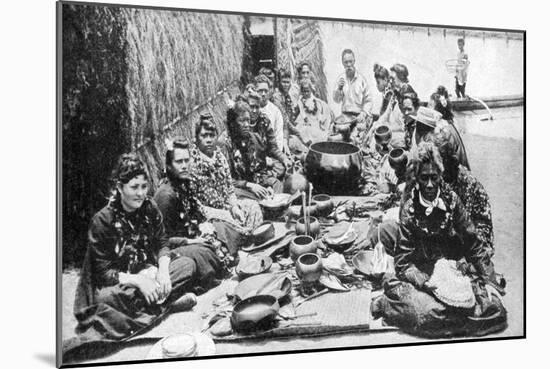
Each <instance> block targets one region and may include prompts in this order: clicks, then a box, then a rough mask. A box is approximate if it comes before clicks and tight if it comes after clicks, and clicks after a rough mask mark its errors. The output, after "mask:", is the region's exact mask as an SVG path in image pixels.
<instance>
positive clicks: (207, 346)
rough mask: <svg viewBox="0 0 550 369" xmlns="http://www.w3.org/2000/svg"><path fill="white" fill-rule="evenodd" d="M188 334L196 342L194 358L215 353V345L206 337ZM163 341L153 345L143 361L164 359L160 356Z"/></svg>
mask: <svg viewBox="0 0 550 369" xmlns="http://www.w3.org/2000/svg"><path fill="white" fill-rule="evenodd" d="M190 334H191V335H193V336H194V337H195V340H196V341H197V352H196V354H195V356H210V355H214V354H215V353H216V345H215V344H214V341H213V340H212V338H210V337H209V336H208V335H206V334H204V333H200V332H196V333H190ZM165 339H166V337H165V338H163V339H161V340H160V341H158V342H157V343H155V345H154V346H153V347H152V348H151V350H149V353H148V354H147V357H146V358H145V360H156V359H165V357H163V356H162V341H164V340H165Z"/></svg>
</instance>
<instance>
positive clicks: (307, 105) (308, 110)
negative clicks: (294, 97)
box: [301, 97, 319, 115]
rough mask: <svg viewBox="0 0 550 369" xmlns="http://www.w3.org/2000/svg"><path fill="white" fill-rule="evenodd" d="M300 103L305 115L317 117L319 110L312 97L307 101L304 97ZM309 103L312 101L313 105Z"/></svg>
mask: <svg viewBox="0 0 550 369" xmlns="http://www.w3.org/2000/svg"><path fill="white" fill-rule="evenodd" d="M301 101H302V105H303V106H304V109H305V111H306V113H307V114H311V115H317V112H318V111H319V108H318V106H317V100H316V99H315V98H314V97H312V98H310V99H307V100H306V99H305V98H304V97H302V98H301ZM311 101H313V103H311ZM312 105H313V106H312Z"/></svg>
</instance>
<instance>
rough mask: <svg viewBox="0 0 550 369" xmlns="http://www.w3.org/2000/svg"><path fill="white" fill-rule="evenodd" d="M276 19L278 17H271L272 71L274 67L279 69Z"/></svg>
mask: <svg viewBox="0 0 550 369" xmlns="http://www.w3.org/2000/svg"><path fill="white" fill-rule="evenodd" d="M278 20H279V18H277V17H274V18H273V53H274V54H275V55H273V69H274V70H273V72H275V69H277V70H278V69H279V48H278V42H277V28H278V24H277V23H278ZM277 79H278V78H277V74H275V80H277Z"/></svg>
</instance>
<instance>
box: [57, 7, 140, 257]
mask: <svg viewBox="0 0 550 369" xmlns="http://www.w3.org/2000/svg"><path fill="white" fill-rule="evenodd" d="M126 28H127V25H126V20H125V19H124V17H122V14H121V11H120V9H116V8H102V7H90V6H69V5H64V6H63V17H62V32H63V35H62V36H63V41H62V42H63V44H62V54H63V66H62V75H63V79H62V96H63V97H62V99H63V101H62V112H61V117H62V128H61V129H62V134H63V140H62V151H63V162H62V173H63V179H62V186H63V191H62V194H63V195H62V209H63V232H62V240H63V250H64V251H67V252H64V263H72V262H74V261H77V260H80V258H81V257H82V255H83V251H84V247H82V240H83V238H84V237H85V230H86V228H87V227H88V223H89V221H90V216H91V214H93V213H94V211H97V210H98V209H99V208H100V207H101V206H102V205H104V204H105V198H106V197H107V196H108V191H109V186H108V184H107V181H106V178H107V177H108V175H109V173H110V171H111V169H112V166H113V162H114V160H116V158H117V156H118V155H119V154H121V153H122V152H124V151H127V150H129V148H130V142H131V139H130V137H129V135H128V119H127V111H128V100H127V98H126V80H127V68H126V66H125V62H124V60H125V50H126V46H125V45H126V36H125V35H126Z"/></svg>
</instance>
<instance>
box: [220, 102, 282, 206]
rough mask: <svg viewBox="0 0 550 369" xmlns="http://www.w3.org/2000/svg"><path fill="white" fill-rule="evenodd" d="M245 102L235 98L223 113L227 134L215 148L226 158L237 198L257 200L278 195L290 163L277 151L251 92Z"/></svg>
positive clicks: (264, 118)
mask: <svg viewBox="0 0 550 369" xmlns="http://www.w3.org/2000/svg"><path fill="white" fill-rule="evenodd" d="M247 101H248V103H246V102H244V101H242V100H240V99H238V101H237V102H236V103H235V105H234V106H233V108H231V109H229V110H228V111H227V131H226V132H224V134H222V135H221V136H220V139H219V145H220V147H221V148H222V150H223V151H224V154H225V156H226V157H227V159H228V162H229V167H230V169H231V177H232V178H233V185H234V186H235V193H236V195H237V197H238V198H249V199H253V200H261V199H264V198H267V197H269V195H270V194H271V193H272V192H274V193H280V192H282V187H283V186H282V182H281V180H282V179H283V177H284V175H285V171H286V167H287V166H290V165H291V163H290V160H289V159H288V158H287V157H286V156H285V155H284V154H283V153H282V152H281V151H280V150H279V149H278V147H277V144H276V143H275V134H274V133H273V129H272V128H271V127H270V124H269V120H268V119H267V117H266V116H265V115H263V114H261V113H260V108H259V97H258V95H257V94H255V93H254V91H251V92H250V93H249V95H248V100H247ZM268 159H269V160H270V161H271V163H268Z"/></svg>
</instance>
